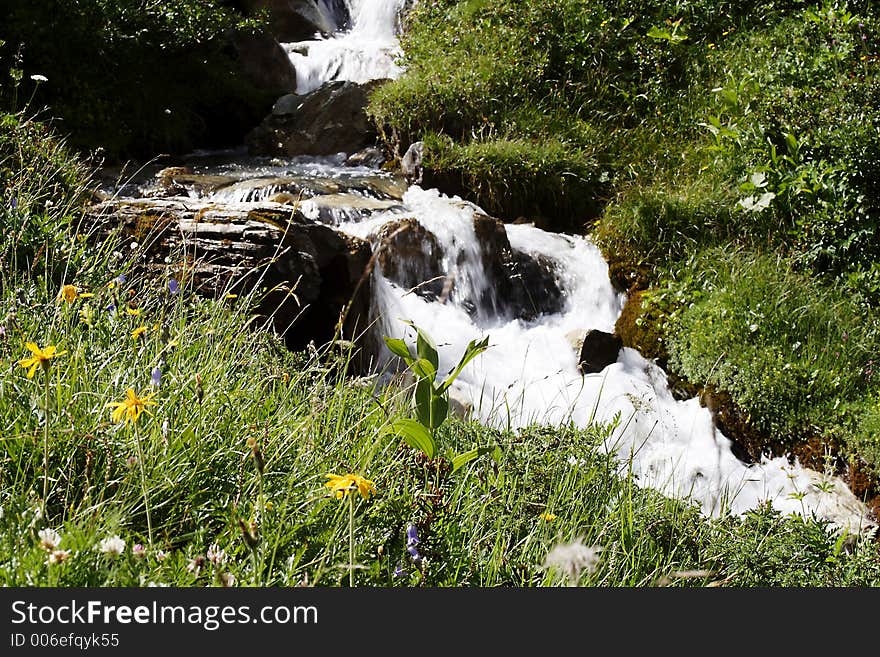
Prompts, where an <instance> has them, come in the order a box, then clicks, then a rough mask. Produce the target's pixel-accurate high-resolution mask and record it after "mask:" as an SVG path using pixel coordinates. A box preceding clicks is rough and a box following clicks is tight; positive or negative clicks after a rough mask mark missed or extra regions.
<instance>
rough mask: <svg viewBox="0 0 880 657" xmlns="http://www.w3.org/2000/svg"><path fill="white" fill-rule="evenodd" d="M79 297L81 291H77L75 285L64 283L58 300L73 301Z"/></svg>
mask: <svg viewBox="0 0 880 657" xmlns="http://www.w3.org/2000/svg"><path fill="white" fill-rule="evenodd" d="M78 298H79V293H78V292H77V291H76V286H75V285H62V286H61V292H59V293H58V301H66V302H67V303H73V302H74V301H76V300H77V299H78Z"/></svg>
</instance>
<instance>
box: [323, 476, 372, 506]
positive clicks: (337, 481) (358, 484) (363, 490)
mask: <svg viewBox="0 0 880 657" xmlns="http://www.w3.org/2000/svg"><path fill="white" fill-rule="evenodd" d="M324 476H325V477H327V478H328V479H329V480H330V481H328V482H327V483H326V484H324V485H325V486H327V488H329V489H330V490H331V491H333V493H334V494H335V495H336V499H337V500H341V499H342V498H343V497H345V496H346V495H348V494H349V493H351V492H352V491H354V490H357V491H358V492H359V493H360V494H361V497H363V498H364V499H367V498H368V497H369V496H370V493H373V494H375V493H376V487H375V485H374V484H373V482H372V481H370V480H369V479H364V478H363V477H361V476H360V475H357V474H352V473H349V474H344V475H337V474H333V473H332V472H331V473H329V474H326V475H324Z"/></svg>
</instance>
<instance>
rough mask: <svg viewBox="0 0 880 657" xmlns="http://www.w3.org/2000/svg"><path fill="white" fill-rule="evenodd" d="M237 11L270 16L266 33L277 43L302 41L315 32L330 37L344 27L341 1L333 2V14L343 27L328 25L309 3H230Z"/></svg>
mask: <svg viewBox="0 0 880 657" xmlns="http://www.w3.org/2000/svg"><path fill="white" fill-rule="evenodd" d="M233 2H235V4H236V5H237V6H238V7H239V9H241V10H243V11H244V13H245V14H246V15H248V16H255V15H256V14H258V13H259V12H260V11H263V10H266V11H268V14H269V31H270V32H271V33H272V35H273V36H274V37H275V38H276V39H278V40H279V41H282V42H286V41H304V40H306V39H311V38H313V37H314V36H315V34H316V33H322V34H330V33H331V32H333V31H334V30H336V29H337V28H342V27H345V25H346V22H347V21H348V20H349V19H348V10H347V8H346V7H345V2H344V0H333V3H334V4H335V5H336V6H334V7H332V9H333V10H334V11H333V13H334V14H335V15H336V16H338V17H339V18H340V19H341V22H342V25H336V24H330V23H329V22H328V21H327V17H326V16H325V15H324V14H322V13H321V12H319V11H318V10H317V8H316V7H315V3H314V2H313V1H312V0H233Z"/></svg>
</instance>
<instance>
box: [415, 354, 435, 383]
mask: <svg viewBox="0 0 880 657" xmlns="http://www.w3.org/2000/svg"><path fill="white" fill-rule="evenodd" d="M409 366H410V368H411V369H412V371H413V372H415V373H416V374H417V375H418V376H419V378H422V379H425V380H427V381H430V382H431V383H433V382H434V378H435V377H436V376H437V368H436V367H434V364H433V363H432V362H431V361H429V360H427V359H426V358H419V359H417V360H414V361H412V362H410V364H409Z"/></svg>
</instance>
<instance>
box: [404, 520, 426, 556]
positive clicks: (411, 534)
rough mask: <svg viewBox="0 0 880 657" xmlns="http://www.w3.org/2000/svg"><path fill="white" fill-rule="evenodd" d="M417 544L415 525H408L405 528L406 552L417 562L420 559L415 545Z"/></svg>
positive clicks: (417, 535)
mask: <svg viewBox="0 0 880 657" xmlns="http://www.w3.org/2000/svg"><path fill="white" fill-rule="evenodd" d="M418 544H419V533H418V530H417V529H416V526H415V525H410V526H409V527H407V528H406V551H407V552H409V554H410V556H411V557H412V558H413V559H415V560H416V561H419V560H420V559H421V558H422V555H420V554H419V550H418V548H417V547H416V545H418Z"/></svg>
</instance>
